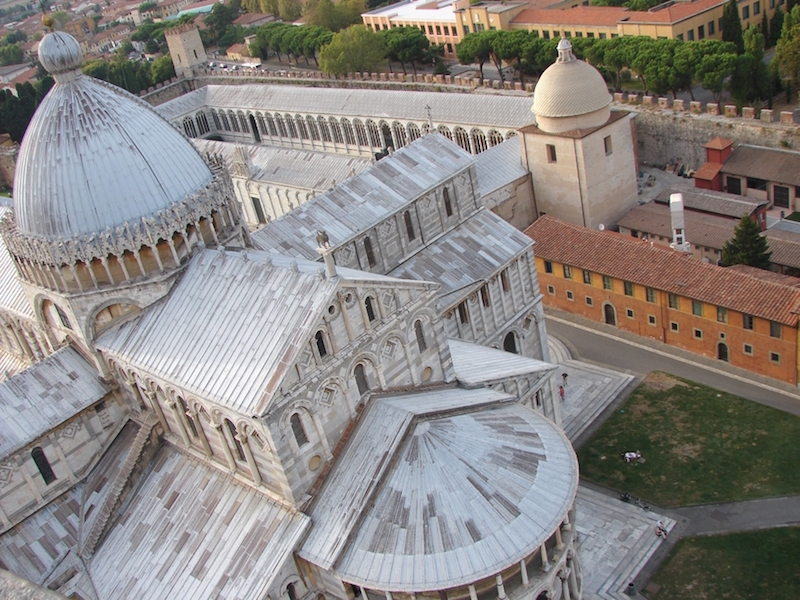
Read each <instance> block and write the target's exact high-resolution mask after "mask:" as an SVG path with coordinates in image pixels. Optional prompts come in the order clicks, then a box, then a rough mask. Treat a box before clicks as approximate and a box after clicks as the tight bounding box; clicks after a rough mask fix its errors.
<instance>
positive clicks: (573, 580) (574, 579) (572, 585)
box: [569, 558, 580, 598]
mask: <svg viewBox="0 0 800 600" xmlns="http://www.w3.org/2000/svg"><path fill="white" fill-rule="evenodd" d="M569 590H570V591H571V592H572V595H573V596H575V597H576V598H578V597H580V589H579V587H578V576H577V575H576V574H575V559H574V558H573V559H571V565H570V568H569Z"/></svg>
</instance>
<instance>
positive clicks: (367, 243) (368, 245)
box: [364, 236, 377, 267]
mask: <svg viewBox="0 0 800 600" xmlns="http://www.w3.org/2000/svg"><path fill="white" fill-rule="evenodd" d="M364 252H365V253H366V254H367V262H368V263H369V266H370V267H374V266H375V265H376V264H377V262H376V261H375V252H373V251H372V240H370V239H369V236H367V237H365V238H364Z"/></svg>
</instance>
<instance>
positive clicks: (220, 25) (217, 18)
mask: <svg viewBox="0 0 800 600" xmlns="http://www.w3.org/2000/svg"><path fill="white" fill-rule="evenodd" d="M233 19H234V15H233V11H232V10H231V9H230V8H229V7H227V6H225V3H224V2H217V3H216V4H215V5H214V8H212V9H211V12H210V13H208V15H207V16H206V20H205V23H206V25H207V26H208V28H209V29H210V30H211V34H212V35H213V36H214V39H215V40H218V39H219V38H221V37H222V36H223V34H224V33H225V30H226V29H228V27H229V26H230V24H231V23H233Z"/></svg>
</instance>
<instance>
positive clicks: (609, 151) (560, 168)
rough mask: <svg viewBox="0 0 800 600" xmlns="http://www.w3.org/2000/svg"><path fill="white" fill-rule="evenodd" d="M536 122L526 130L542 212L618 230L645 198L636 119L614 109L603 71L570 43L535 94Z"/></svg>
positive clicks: (526, 145)
mask: <svg viewBox="0 0 800 600" xmlns="http://www.w3.org/2000/svg"><path fill="white" fill-rule="evenodd" d="M531 110H532V111H533V113H534V115H536V125H531V126H528V127H525V128H523V129H522V130H521V133H522V137H523V149H524V152H525V155H526V160H527V163H528V169H529V170H530V172H531V176H532V178H533V187H534V195H535V197H536V209H537V212H538V213H539V214H543V213H546V214H548V215H551V216H554V217H558V218H560V219H563V220H565V221H570V222H572V223H577V224H579V225H584V226H586V227H598V226H599V225H601V224H602V225H604V226H605V227H612V226H614V225H616V223H617V221H618V220H619V219H620V218H622V216H623V215H624V214H625V213H627V211H628V210H630V209H631V208H632V207H633V206H634V205H635V204H636V201H637V198H638V192H637V186H636V170H637V167H636V156H635V149H634V135H633V122H632V120H631V118H630V113H628V112H627V111H617V110H611V95H610V94H609V93H608V87H607V86H606V82H605V80H604V79H603V76H602V75H601V74H600V72H599V71H598V70H597V69H595V68H594V67H593V66H591V65H589V64H587V63H585V62H584V61H582V60H578V59H577V58H575V55H574V54H573V53H572V44H570V43H569V40H567V39H566V38H562V39H561V41H560V42H559V43H558V58H557V59H556V62H555V63H553V64H552V65H550V66H549V67H548V68H547V69H545V71H544V73H542V76H541V77H540V78H539V82H538V83H537V84H536V88H535V90H534V94H533V107H532V108H531Z"/></svg>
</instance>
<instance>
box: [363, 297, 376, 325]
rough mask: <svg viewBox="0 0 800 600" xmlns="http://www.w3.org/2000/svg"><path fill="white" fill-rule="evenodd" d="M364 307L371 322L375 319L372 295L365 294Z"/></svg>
mask: <svg viewBox="0 0 800 600" xmlns="http://www.w3.org/2000/svg"><path fill="white" fill-rule="evenodd" d="M364 308H366V309H367V318H368V319H369V322H370V323H372V322H373V321H374V320H375V309H374V308H372V296H367V298H366V299H365V300H364Z"/></svg>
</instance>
